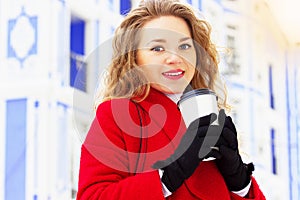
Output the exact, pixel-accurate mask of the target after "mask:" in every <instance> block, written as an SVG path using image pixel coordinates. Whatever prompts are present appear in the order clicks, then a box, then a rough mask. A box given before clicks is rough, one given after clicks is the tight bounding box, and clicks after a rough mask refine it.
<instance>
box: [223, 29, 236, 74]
mask: <svg viewBox="0 0 300 200" xmlns="http://www.w3.org/2000/svg"><path fill="white" fill-rule="evenodd" d="M227 30H228V34H227V35H226V38H225V39H226V47H227V48H228V49H229V55H228V56H227V57H226V58H225V64H226V70H225V71H224V74H225V75H237V74H240V64H239V55H238V51H237V49H236V47H237V41H236V36H235V32H236V27H235V26H232V25H228V26H227Z"/></svg>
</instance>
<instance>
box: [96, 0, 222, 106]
mask: <svg viewBox="0 0 300 200" xmlns="http://www.w3.org/2000/svg"><path fill="white" fill-rule="evenodd" d="M161 16H176V17H180V18H183V19H184V20H185V21H186V22H187V24H188V26H189V28H190V31H191V35H192V39H193V40H194V43H195V44H196V45H195V47H196V54H197V64H196V66H195V67H196V70H195V74H194V76H193V78H192V80H191V83H190V86H191V87H192V88H194V89H197V88H209V89H211V90H213V91H214V92H215V93H216V94H217V96H218V105H219V107H220V108H227V107H228V106H227V104H226V97H227V92H226V87H225V85H224V84H220V83H221V82H220V77H219V71H218V63H219V57H218V52H217V50H216V47H215V45H214V44H213V43H212V41H211V39H210V35H211V27H210V25H209V24H208V23H207V22H206V21H205V20H203V19H200V18H199V17H198V16H197V13H196V11H195V10H194V9H193V8H192V7H191V6H190V5H188V4H185V3H182V2H180V1H178V0H144V1H141V2H140V4H139V6H138V7H137V8H135V9H132V10H131V11H130V12H129V13H128V14H127V16H126V17H125V18H124V20H123V21H122V23H121V24H120V25H119V27H118V28H117V29H116V31H115V34H114V38H113V56H112V61H111V64H110V65H109V67H108V73H107V75H106V77H105V79H104V81H105V82H104V84H105V87H104V89H103V91H102V95H100V94H99V95H98V97H99V98H100V96H102V97H101V98H102V101H105V100H109V99H114V98H124V97H125V98H131V99H133V100H135V101H142V100H143V99H145V98H146V97H147V95H148V94H149V90H150V84H149V83H147V80H146V77H144V76H143V74H142V72H141V71H140V70H139V68H138V65H137V63H136V53H137V48H138V42H139V41H138V38H139V37H138V34H139V31H140V30H141V28H143V26H144V24H145V23H146V22H148V21H150V20H152V19H154V18H158V17H161ZM98 102H99V101H98Z"/></svg>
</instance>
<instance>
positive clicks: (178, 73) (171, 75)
mask: <svg viewBox="0 0 300 200" xmlns="http://www.w3.org/2000/svg"><path fill="white" fill-rule="evenodd" d="M162 75H163V76H164V77H166V78H168V79H171V80H177V79H180V78H181V77H183V76H184V71H183V70H181V69H175V70H170V71H166V72H163V73H162Z"/></svg>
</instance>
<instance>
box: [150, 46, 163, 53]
mask: <svg viewBox="0 0 300 200" xmlns="http://www.w3.org/2000/svg"><path fill="white" fill-rule="evenodd" d="M150 50H151V51H157V52H161V51H164V50H165V49H164V48H163V47H162V46H156V47H153V48H151V49H150Z"/></svg>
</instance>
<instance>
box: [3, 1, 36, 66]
mask: <svg viewBox="0 0 300 200" xmlns="http://www.w3.org/2000/svg"><path fill="white" fill-rule="evenodd" d="M37 22H38V18H37V16H29V15H28V14H26V13H25V9H24V7H23V8H22V11H21V13H20V15H19V16H18V17H16V18H15V19H10V20H8V34H7V35H8V39H7V57H8V58H16V59H17V60H19V62H20V63H21V66H23V62H24V60H25V59H26V58H27V57H28V56H30V55H34V54H37V37H38V32H37ZM24 36H26V37H24Z"/></svg>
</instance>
